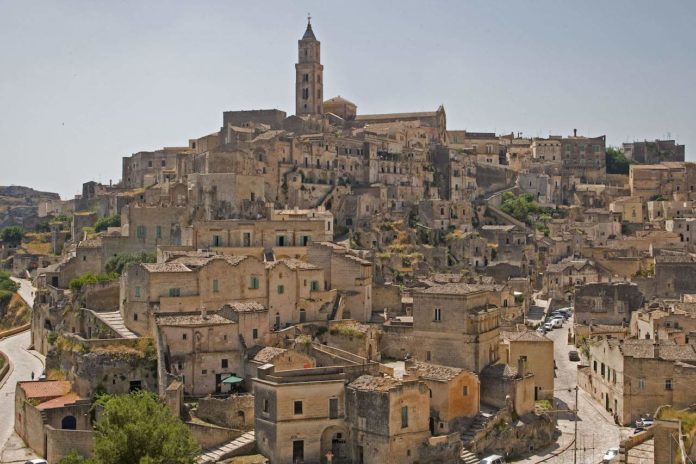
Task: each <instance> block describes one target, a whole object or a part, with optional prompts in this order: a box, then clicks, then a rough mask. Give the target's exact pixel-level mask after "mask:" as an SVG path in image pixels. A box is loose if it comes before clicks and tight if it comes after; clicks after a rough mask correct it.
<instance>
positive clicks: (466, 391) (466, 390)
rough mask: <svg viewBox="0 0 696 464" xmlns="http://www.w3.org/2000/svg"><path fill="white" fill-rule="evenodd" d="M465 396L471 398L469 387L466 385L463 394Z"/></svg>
mask: <svg viewBox="0 0 696 464" xmlns="http://www.w3.org/2000/svg"><path fill="white" fill-rule="evenodd" d="M463 394H464V396H469V386H468V385H464V392H463Z"/></svg>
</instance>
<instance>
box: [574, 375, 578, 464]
mask: <svg viewBox="0 0 696 464" xmlns="http://www.w3.org/2000/svg"><path fill="white" fill-rule="evenodd" d="M573 435H574V438H573V464H578V386H577V385H575V431H574V432H573Z"/></svg>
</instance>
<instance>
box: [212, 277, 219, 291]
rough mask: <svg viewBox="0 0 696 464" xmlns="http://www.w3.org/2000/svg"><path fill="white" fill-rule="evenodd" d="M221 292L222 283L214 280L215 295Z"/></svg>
mask: <svg viewBox="0 0 696 464" xmlns="http://www.w3.org/2000/svg"><path fill="white" fill-rule="evenodd" d="M219 291H220V283H219V282H218V280H217V279H213V293H217V292H219Z"/></svg>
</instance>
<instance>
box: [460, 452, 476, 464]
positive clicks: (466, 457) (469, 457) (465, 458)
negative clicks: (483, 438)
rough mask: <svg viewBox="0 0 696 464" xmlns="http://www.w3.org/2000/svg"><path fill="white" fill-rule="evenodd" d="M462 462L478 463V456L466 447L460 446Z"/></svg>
mask: <svg viewBox="0 0 696 464" xmlns="http://www.w3.org/2000/svg"><path fill="white" fill-rule="evenodd" d="M460 457H461V458H462V462H463V463H464V464H478V463H479V462H480V461H479V458H478V457H477V456H476V455H475V454H474V453H472V452H471V451H469V450H468V449H466V448H462V454H461V455H460Z"/></svg>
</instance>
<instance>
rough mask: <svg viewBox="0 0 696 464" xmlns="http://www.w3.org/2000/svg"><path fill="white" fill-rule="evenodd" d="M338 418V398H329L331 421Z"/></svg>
mask: <svg viewBox="0 0 696 464" xmlns="http://www.w3.org/2000/svg"><path fill="white" fill-rule="evenodd" d="M337 417H338V398H329V419H336V418H337Z"/></svg>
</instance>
